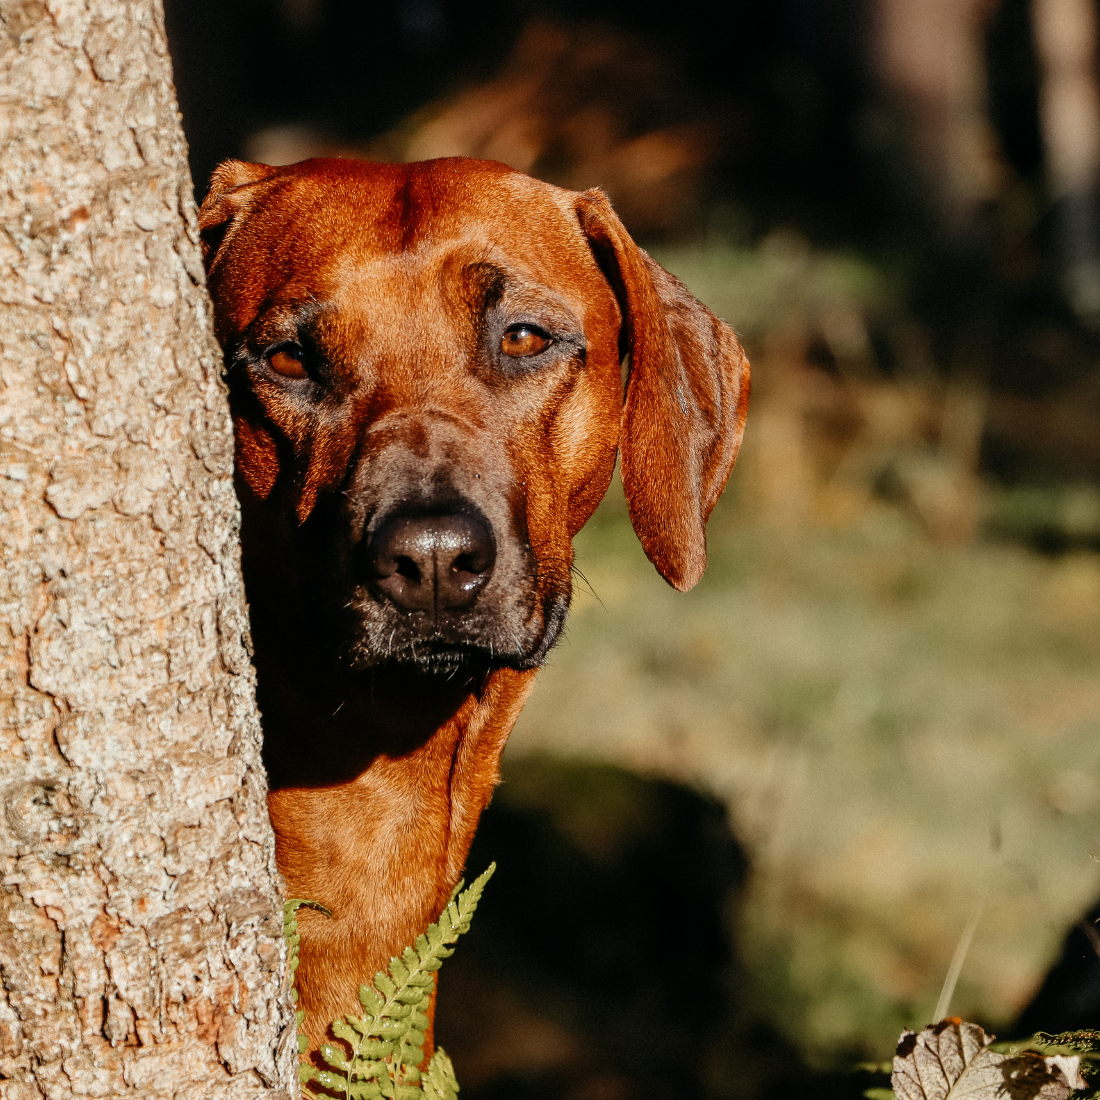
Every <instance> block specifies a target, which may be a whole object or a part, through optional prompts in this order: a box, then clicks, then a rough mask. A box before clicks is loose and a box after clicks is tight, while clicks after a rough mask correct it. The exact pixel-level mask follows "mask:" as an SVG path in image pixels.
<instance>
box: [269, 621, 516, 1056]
mask: <svg viewBox="0 0 1100 1100" xmlns="http://www.w3.org/2000/svg"><path fill="white" fill-rule="evenodd" d="M255 626H259V627H260V629H259V630H258V631H256V665H257V672H258V680H259V692H258V694H259V700H260V706H261V712H262V714H263V716H264V739H265V747H264V758H265V763H266V764H267V767H268V771H269V777H270V784H271V793H270V796H269V805H270V809H271V820H272V824H273V825H274V827H275V835H276V847H277V855H278V861H279V868H280V870H281V871H282V872H283V874H284V875H285V876H286V879H287V890H288V894H289V896H292V897H301V898H308V899H310V900H313V901H319V902H321V903H322V904H324V905H325V906H326V907H327V908H329V909H330V910H332V914H333V915H332V917H331V918H326V917H324V916H322V915H320V914H317V913H314V912H310V911H306V910H303V911H302V913H301V919H302V921H303V930H306V929H308V935H307V936H305V937H304V938H303V941H302V955H301V963H300V966H299V969H298V975H297V979H298V985H299V989H300V990H301V991H302V994H303V1001H304V1002H305V1003H306V1004H308V1005H309V1006H310V1011H309V1014H308V1015H307V1018H306V1021H305V1028H306V1031H307V1034H309V1036H310V1038H311V1039H312V1040H313V1041H314V1042H315V1043H316V1042H319V1041H321V1039H322V1038H323V1037H324V1034H325V1031H326V1028H327V1026H328V1025H329V1024H330V1023H331V1021H332V1020H333V1019H335V1018H336V1017H337V1016H338V1015H340V1014H341V1013H346V1012H349V1011H353V1010H354V1007H355V1005H356V1003H357V991H358V987H359V985H360V984H361V983H362V982H364V981H367V980H369V979H371V978H372V977H373V976H374V974H375V973H376V972H377V971H378V970H381V969H384V968H385V966H386V965H387V963H388V962H389V959H390V958H391V956H393V955H395V954H397V953H399V952H400V951H401V950H402V949H403V948H404V947H406V946H407V945H409V944H411V943H412V942H413V941H414V940H415V939H416V937H417V936H418V935H419V934H420V933H421V932H422V931H423V930H424V929H425V927H426V926H427V925H428V924H429V923H431V921H433V920H435V918H436V917H437V916H438V914H439V912H440V910H441V909H442V907H443V905H444V904H445V903H446V900H447V897H448V896H449V894H450V892H451V890H452V889H453V888H454V886H455V883H456V882H457V881H458V879H459V877H460V876H461V875H462V872H463V867H464V864H465V862H466V856H467V854H468V853H469V849H470V844H471V842H472V840H473V836H474V830H475V829H476V827H477V822H478V819H479V817H480V816H481V812H482V810H484V808H485V806H486V805H487V804H488V802H489V798H490V797H491V795H492V791H493V788H494V786H495V785H496V782H497V779H498V776H499V762H500V755H501V752H502V751H503V749H504V745H505V742H506V741H507V738H508V734H509V733H510V732H511V729H512V726H513V724H514V723H515V720H516V718H517V717H518V715H519V712H520V710H521V709H522V707H523V703H524V702H525V700H526V698H527V695H528V693H529V692H530V689H531V687H532V686H533V683H534V673H533V672H515V671H512V670H510V669H497V670H494V671H487V670H481V671H476V670H471V671H470V672H469V673H467V674H465V675H456V676H455V677H453V678H450V679H447V678H440V677H430V676H426V675H424V674H419V673H416V672H413V671H410V670H405V671H402V670H400V669H386V670H382V669H379V670H377V671H375V672H364V673H356V674H354V675H337V674H333V673H327V674H322V673H320V672H319V671H318V670H317V668H316V666H314V668H313V669H312V670H311V672H312V674H307V675H303V670H304V668H305V666H306V664H307V662H303V661H298V662H294V661H290V660H288V659H287V657H286V655H285V654H284V653H282V652H279V651H275V650H272V649H269V648H268V647H267V646H266V645H265V644H264V643H265V636H264V632H263V629H262V625H261V624H259V623H257V624H255ZM254 629H255V627H254ZM287 837H293V845H291V844H287V843H284V838H287ZM478 870H481V869H480V868H478ZM337 989H338V990H340V992H339V993H336V994H334V995H331V996H330V995H329V991H332V990H337ZM307 990H308V991H309V995H308V996H307V995H306V991H307Z"/></svg>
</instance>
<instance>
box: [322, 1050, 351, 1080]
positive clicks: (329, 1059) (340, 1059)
mask: <svg viewBox="0 0 1100 1100" xmlns="http://www.w3.org/2000/svg"><path fill="white" fill-rule="evenodd" d="M320 1054H321V1057H322V1058H323V1059H324V1060H325V1063H326V1065H329V1066H331V1067H332V1068H333V1069H338V1070H341V1071H342V1072H343V1073H347V1072H348V1070H349V1069H350V1068H351V1067H350V1066H349V1065H348V1060H347V1059H346V1058H345V1057H344V1055H343V1053H342V1052H341V1051H339V1050H337V1049H336V1047H334V1046H333V1045H332V1044H331V1043H322V1044H321V1050H320Z"/></svg>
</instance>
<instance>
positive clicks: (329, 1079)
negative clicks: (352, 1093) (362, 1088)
mask: <svg viewBox="0 0 1100 1100" xmlns="http://www.w3.org/2000/svg"><path fill="white" fill-rule="evenodd" d="M313 1080H314V1081H316V1082H317V1084H319V1085H320V1086H321V1088H323V1089H332V1090H333V1092H337V1091H343V1092H347V1088H348V1079H347V1078H346V1077H345V1076H344V1075H343V1074H342V1073H333V1072H332V1070H327V1069H319V1070H317V1072H316V1073H315V1074H314V1077H313Z"/></svg>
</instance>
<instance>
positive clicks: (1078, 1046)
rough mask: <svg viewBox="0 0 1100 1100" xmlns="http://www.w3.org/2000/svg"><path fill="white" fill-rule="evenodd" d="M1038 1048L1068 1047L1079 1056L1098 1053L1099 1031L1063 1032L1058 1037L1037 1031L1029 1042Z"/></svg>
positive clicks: (1099, 1047) (1099, 1043)
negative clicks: (1079, 1054)
mask: <svg viewBox="0 0 1100 1100" xmlns="http://www.w3.org/2000/svg"><path fill="white" fill-rule="evenodd" d="M1031 1041H1032V1042H1033V1043H1034V1044H1035V1045H1036V1046H1040V1047H1068V1048H1069V1049H1070V1050H1076V1051H1078V1052H1079V1053H1081V1054H1091V1053H1093V1052H1096V1051H1100V1031H1092V1030H1085V1031H1063V1032H1062V1033H1061V1034H1060V1035H1050V1034H1048V1033H1047V1032H1045V1031H1037V1032H1036V1033H1035V1035H1034V1036H1033V1037H1032V1040H1031Z"/></svg>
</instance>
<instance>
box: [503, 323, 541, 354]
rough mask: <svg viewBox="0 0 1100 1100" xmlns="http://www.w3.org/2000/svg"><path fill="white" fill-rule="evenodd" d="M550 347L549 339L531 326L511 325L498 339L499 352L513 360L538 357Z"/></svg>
mask: <svg viewBox="0 0 1100 1100" xmlns="http://www.w3.org/2000/svg"><path fill="white" fill-rule="evenodd" d="M549 346H550V337H549V336H547V335H546V333H545V332H542V331H540V330H539V329H537V328H535V327H534V326H533V325H513V326H512V327H511V328H510V329H508V331H507V332H506V333H505V334H504V335H503V336H502V337H501V338H500V350H501V351H502V352H504V354H505V355H510V356H512V357H513V358H514V359H523V358H525V357H526V356H528V355H538V354H539V353H540V352H544V351H545V350H546V349H547V348H548V347H549Z"/></svg>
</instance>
